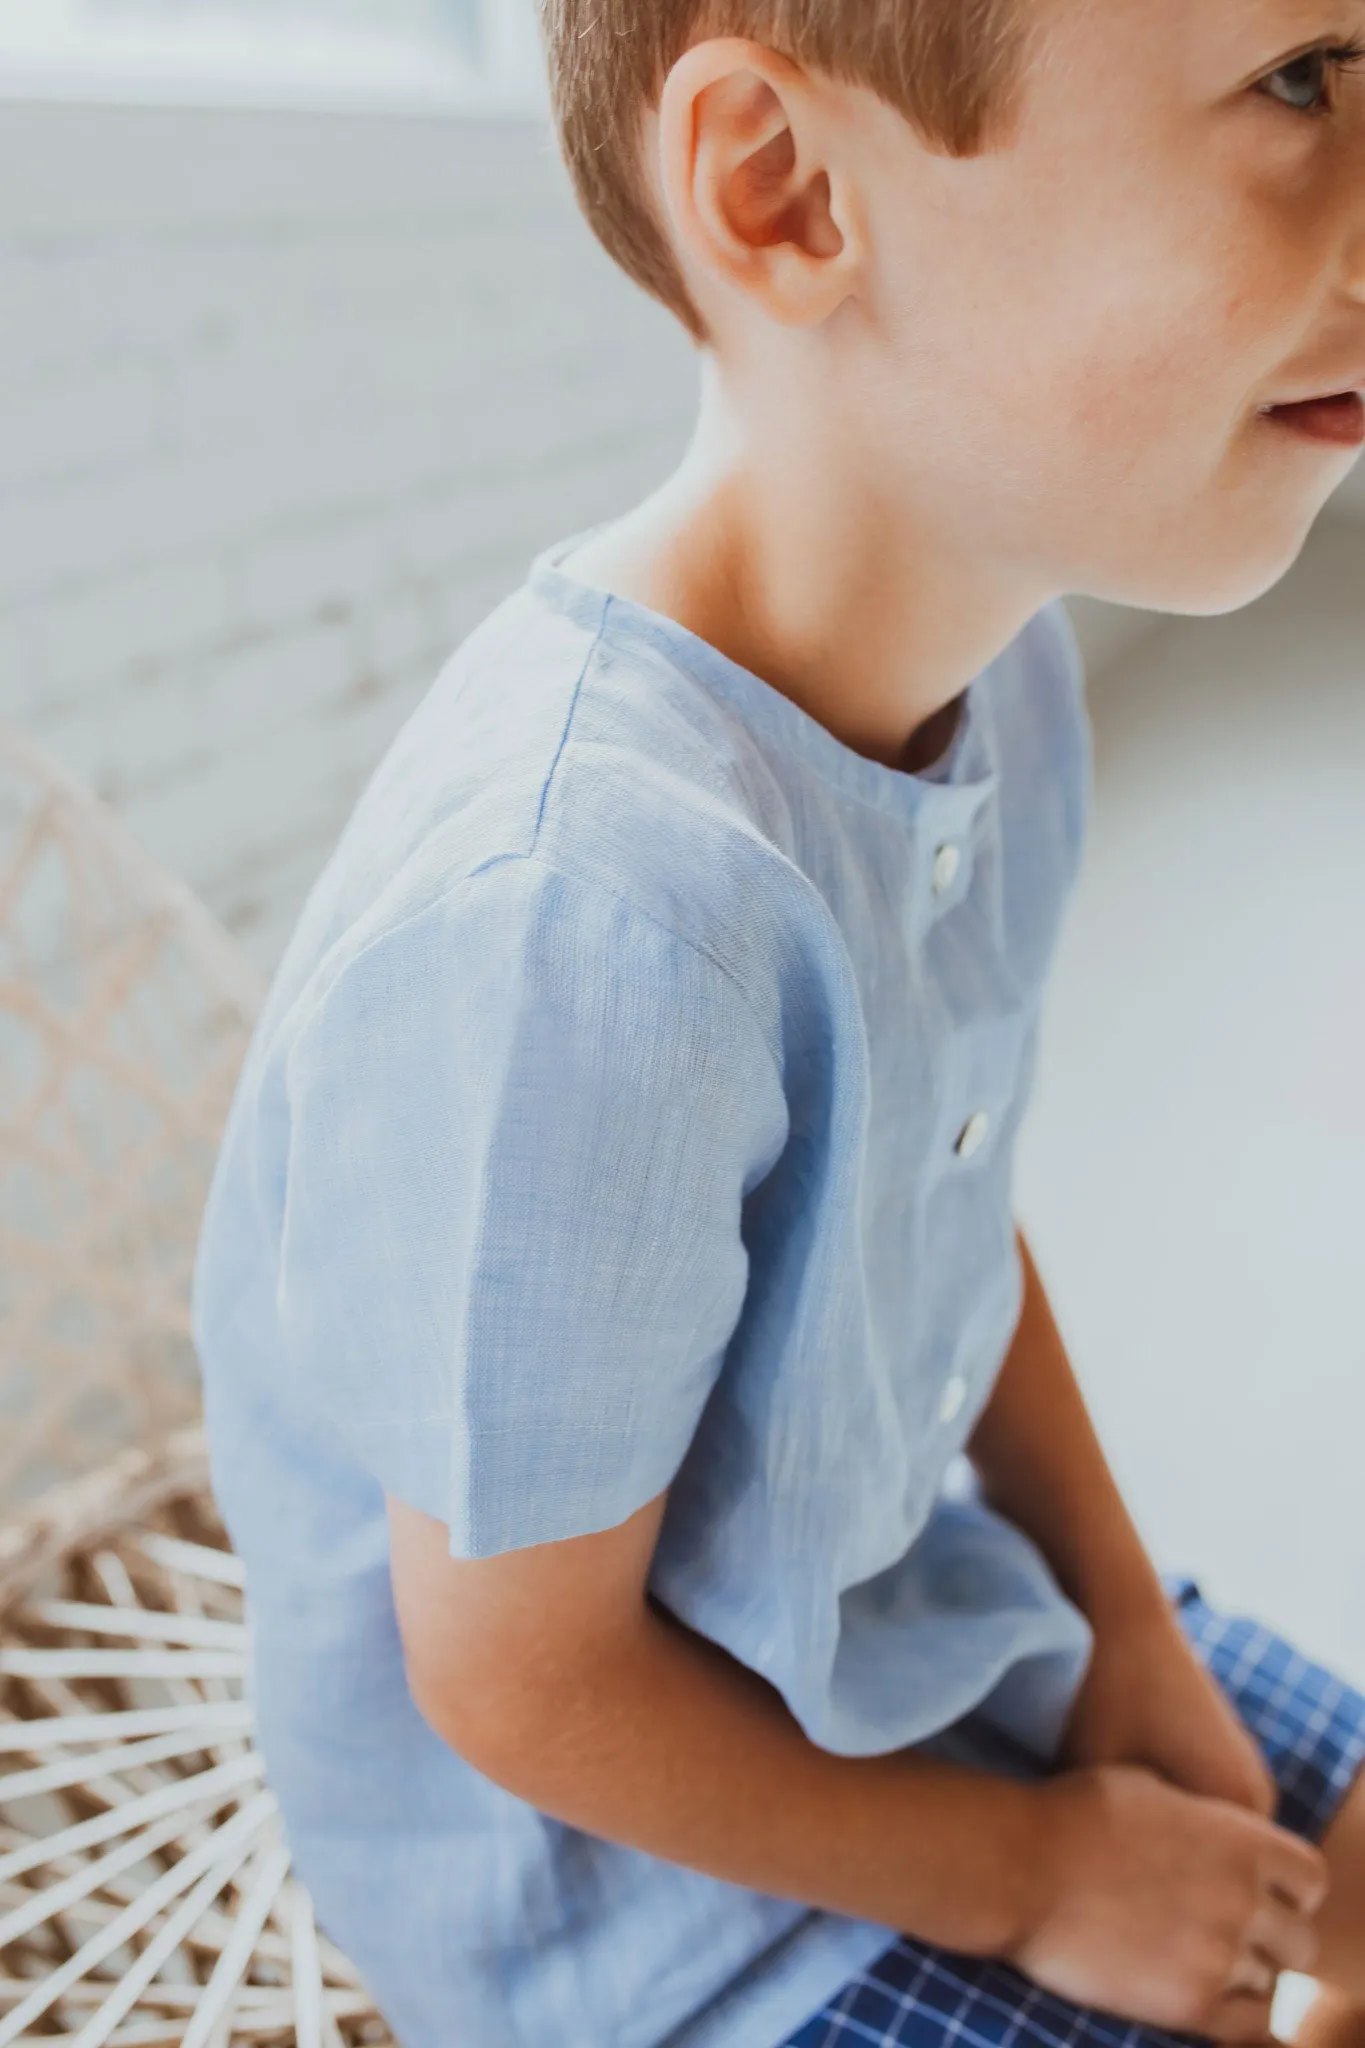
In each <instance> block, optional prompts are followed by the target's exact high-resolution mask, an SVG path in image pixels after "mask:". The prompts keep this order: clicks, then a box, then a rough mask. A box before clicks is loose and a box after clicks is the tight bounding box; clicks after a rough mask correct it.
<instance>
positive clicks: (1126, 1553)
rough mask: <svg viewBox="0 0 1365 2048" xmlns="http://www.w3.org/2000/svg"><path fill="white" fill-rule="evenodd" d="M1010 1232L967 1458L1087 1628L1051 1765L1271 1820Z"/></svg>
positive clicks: (1025, 1254) (1024, 1251)
mask: <svg viewBox="0 0 1365 2048" xmlns="http://www.w3.org/2000/svg"><path fill="white" fill-rule="evenodd" d="M1016 1235H1018V1242H1019V1251H1020V1256H1021V1258H1022V1260H1023V1267H1024V1300H1023V1306H1022V1308H1021V1311H1020V1316H1019V1322H1018V1325H1017V1327H1016V1330H1015V1333H1014V1338H1013V1341H1012V1343H1011V1345H1010V1349H1009V1351H1008V1352H1007V1353H1006V1355H1005V1362H1004V1364H1003V1366H1002V1367H1001V1369H1000V1374H999V1377H998V1379H997V1381H996V1384H995V1387H994V1389H993V1390H992V1393H991V1397H990V1400H989V1401H988V1403H987V1405H986V1407H985V1408H984V1409H983V1411H982V1413H981V1415H980V1417H979V1418H978V1421H977V1424H976V1428H975V1430H974V1431H973V1434H972V1436H971V1438H970V1440H969V1442H968V1444H967V1454H968V1456H969V1458H970V1459H971V1461H972V1463H973V1465H974V1466H975V1468H976V1471H977V1473H978V1475H979V1477H980V1479H981V1483H982V1492H983V1494H984V1495H985V1498H986V1500H987V1502H988V1504H989V1505H990V1506H992V1507H993V1508H995V1509H996V1510H997V1512H998V1513H1000V1514H1002V1515H1004V1516H1005V1517H1006V1518H1007V1520H1009V1521H1012V1522H1013V1523H1015V1525H1016V1526H1017V1527H1018V1528H1020V1529H1022V1530H1023V1531H1024V1532H1025V1534H1026V1535H1028V1536H1031V1537H1032V1538H1033V1540H1034V1542H1035V1543H1036V1544H1037V1545H1038V1548H1039V1549H1040V1550H1041V1551H1042V1553H1043V1555H1044V1556H1045V1557H1046V1558H1047V1560H1048V1562H1049V1564H1050V1565H1051V1566H1052V1569H1053V1573H1054V1575H1055V1577H1056V1578H1057V1581H1058V1583H1059V1584H1060V1586H1061V1587H1062V1590H1063V1591H1064V1592H1065V1593H1066V1594H1067V1595H1068V1596H1069V1597H1070V1598H1071V1599H1072V1600H1073V1601H1074V1602H1075V1604H1076V1605H1077V1606H1078V1607H1079V1608H1080V1609H1081V1611H1082V1613H1083V1614H1084V1615H1085V1616H1086V1618H1087V1619H1088V1620H1089V1622H1090V1623H1091V1626H1092V1628H1093V1631H1094V1639H1095V1640H1094V1651H1093V1655H1092V1657H1091V1661H1090V1666H1089V1669H1088V1671H1087V1673H1086V1676H1085V1679H1084V1681H1083V1683H1082V1686H1081V1688H1080V1691H1079V1694H1078V1696H1077V1699H1076V1701H1075V1704H1074V1706H1073V1710H1072V1714H1071V1717H1070V1721H1069V1725H1068V1727H1067V1730H1066V1733H1065V1737H1064V1741H1063V1745H1062V1750H1061V1760H1062V1761H1063V1762H1064V1763H1070V1764H1094V1763H1119V1762H1131V1763H1141V1764H1145V1765H1147V1766H1148V1767H1149V1768H1150V1769H1152V1770H1155V1771H1157V1772H1159V1773H1160V1774H1161V1775H1162V1776H1163V1777H1165V1778H1167V1779H1169V1780H1170V1781H1171V1782H1172V1783H1174V1784H1177V1785H1183V1786H1184V1787H1185V1788H1186V1789H1187V1790H1189V1791H1191V1792H1197V1793H1203V1794H1205V1795H1207V1796H1209V1797H1213V1798H1220V1799H1228V1800H1231V1801H1233V1802H1234V1803H1236V1804H1238V1805H1243V1806H1249V1807H1251V1808H1252V1809H1253V1811H1255V1812H1257V1813H1261V1814H1265V1815H1267V1816H1268V1815H1270V1814H1272V1813H1273V1812H1274V1810H1275V1805H1276V1799H1277V1790H1276V1786H1275V1781H1274V1779H1273V1777H1272V1775H1271V1772H1270V1769H1269V1767H1268V1765H1267V1763H1266V1761H1265V1758H1264V1757H1263V1755H1262V1754H1261V1751H1260V1749H1259V1747H1258V1746H1257V1744H1256V1743H1255V1742H1254V1741H1253V1740H1252V1737H1251V1736H1250V1734H1249V1733H1248V1731H1247V1729H1246V1728H1245V1727H1244V1726H1243V1724H1242V1722H1241V1720H1240V1719H1239V1718H1238V1716H1237V1714H1236V1713H1235V1712H1234V1710H1233V1708H1232V1706H1231V1704H1230V1702H1229V1701H1228V1699H1227V1696H1226V1695H1225V1694H1224V1693H1223V1692H1222V1690H1221V1689H1220V1687H1219V1686H1218V1685H1217V1684H1216V1683H1215V1681H1214V1680H1213V1678H1212V1677H1211V1676H1210V1674H1209V1671H1208V1669H1207V1667H1206V1666H1205V1665H1204V1664H1203V1663H1202V1661H1201V1660H1200V1658H1199V1657H1198V1656H1197V1655H1196V1653H1195V1651H1194V1649H1193V1647H1192V1645H1191V1644H1190V1642H1189V1639H1188V1638H1187V1636H1186V1635H1185V1632H1184V1630H1183V1629H1182V1628H1181V1626H1180V1624H1179V1622H1178V1621H1177V1620H1176V1617H1175V1614H1174V1611H1173V1609H1172V1608H1171V1605H1170V1603H1169V1601H1168V1600H1167V1599H1166V1595H1165V1592H1164V1590H1163V1588H1162V1584H1161V1580H1160V1578H1159V1576H1158V1574H1157V1572H1156V1570H1155V1568H1154V1566H1153V1565H1152V1563H1151V1561H1150V1560H1149V1558H1148V1557H1147V1554H1146V1552H1145V1550H1144V1549H1143V1546H1142V1543H1141V1540H1140V1538H1139V1536H1138V1533H1137V1530H1136V1528H1135V1527H1134V1525H1133V1522H1132V1520H1131V1518H1130V1516H1129V1514H1128V1511H1127V1509H1126V1508H1125V1506H1124V1504H1123V1501H1122V1498H1121V1497H1120V1494H1119V1490H1118V1487H1117V1486H1116V1484H1115V1482H1114V1477H1113V1474H1112V1473H1111V1472H1110V1470H1109V1467H1108V1464H1107V1463H1106V1461H1105V1457H1104V1453H1103V1451H1102V1450H1101V1448H1100V1444H1099V1440H1098V1438H1097V1437H1096V1435H1095V1431H1094V1429H1093V1428H1092V1426H1091V1423H1090V1418H1089V1416H1088V1414H1087V1412H1086V1408H1085V1403H1084V1401H1083V1400H1082V1398H1081V1392H1080V1388H1079V1387H1078V1386H1077V1384H1076V1378H1075V1374H1074V1373H1073V1372H1072V1369H1071V1365H1070V1362H1069V1360H1068V1358H1067V1355H1066V1349H1065V1346H1064V1345H1063V1343H1062V1339H1061V1335H1060V1333H1059V1331H1058V1329H1057V1325H1056V1322H1055V1321H1054V1319H1053V1315H1052V1310H1051V1308H1050V1307H1049V1306H1048V1300H1047V1295H1046V1294H1045V1292H1044V1290H1043V1284H1042V1281H1041V1280H1040V1278H1039V1276H1038V1270H1037V1267H1036V1266H1035V1265H1034V1263H1033V1259H1032V1256H1031V1254H1030V1252H1029V1249H1028V1246H1027V1245H1026V1244H1025V1242H1024V1239H1023V1236H1022V1235H1021V1234H1019V1233H1016Z"/></svg>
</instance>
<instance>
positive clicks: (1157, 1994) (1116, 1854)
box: [1005, 1764, 1327, 2043]
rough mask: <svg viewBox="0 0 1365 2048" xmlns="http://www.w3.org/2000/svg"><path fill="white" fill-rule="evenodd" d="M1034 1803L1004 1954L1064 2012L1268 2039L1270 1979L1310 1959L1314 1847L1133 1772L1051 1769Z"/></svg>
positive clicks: (1127, 1768)
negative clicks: (1019, 1911)
mask: <svg viewBox="0 0 1365 2048" xmlns="http://www.w3.org/2000/svg"><path fill="white" fill-rule="evenodd" d="M1038 1795H1039V1796H1038V1814H1039V1828H1038V1837H1037V1840H1036V1842H1035V1844H1034V1846H1033V1850H1032V1854H1031V1857H1030V1868H1031V1869H1032V1870H1033V1871H1035V1872H1036V1875H1037V1879H1038V1883H1039V1887H1040V1890H1039V1895H1038V1903H1037V1904H1036V1905H1035V1907H1034V1909H1033V1910H1032V1912H1031V1914H1030V1916H1029V1924H1028V1925H1026V1926H1025V1928H1024V1929H1023V1932H1022V1934H1021V1935H1020V1937H1019V1938H1018V1939H1017V1940H1016V1941H1015V1942H1014V1943H1013V1944H1012V1945H1011V1947H1010V1948H1009V1949H1008V1950H1007V1951H1006V1952H1005V1953H1006V1959H1007V1960H1008V1961H1010V1962H1012V1963H1014V1964H1015V1966H1016V1967H1017V1968H1018V1969H1021V1970H1024V1971H1025V1972H1027V1974H1028V1975H1029V1976H1031V1977H1032V1978H1033V1979H1034V1981H1035V1982H1036V1983H1038V1984H1041V1985H1042V1986H1043V1987H1044V1989H1046V1990H1049V1991H1053V1992H1056V1993H1057V1994H1058V1996H1060V1997H1063V1998H1067V1999H1070V2000H1071V2001H1072V2002H1073V2003H1075V2004H1079V2005H1094V2006H1100V2007H1102V2008H1103V2009H1105V2010H1106V2011H1109V2012H1113V2013H1116V2014H1118V2015H1119V2016H1121V2017H1122V2018H1125V2019H1130V2020H1136V2021H1138V2022H1139V2023H1140V2024H1143V2025H1147V2026H1154V2027H1161V2028H1164V2029H1167V2030H1169V2031H1175V2032H1179V2033H1198V2034H1207V2035H1211V2036H1212V2037H1213V2038H1214V2039H1215V2040H1221V2041H1245V2042H1258V2043H1260V2042H1264V2041H1265V2040H1266V2039H1267V2038H1268V2037H1269V2035H1270V2024H1271V2011H1272V2007H1273V2004H1274V1993H1275V1985H1276V1980H1277V1977H1278V1973H1279V1972H1280V1971H1281V1970H1301V1971H1304V1972H1306V1973H1309V1974H1311V1971H1312V1968H1313V1964H1314V1962H1315V1961H1316V1959H1317V1950H1318V1938H1317V1933H1316V1931H1315V1929H1314V1927H1313V1925H1312V1918H1313V1915H1314V1914H1315V1913H1316V1912H1317V1910H1318V1908H1319V1906H1320V1905H1321V1903H1322V1900H1323V1898H1324V1897H1325V1895H1326V1890H1327V1874H1326V1871H1327V1866H1326V1859H1325V1857H1324V1856H1323V1855H1322V1852H1321V1850H1319V1849H1315V1848H1313V1847H1312V1846H1310V1844H1309V1843H1307V1842H1304V1841H1301V1840H1300V1839H1299V1837H1298V1836H1297V1835H1293V1834H1290V1833H1289V1832H1288V1830H1287V1829H1284V1828H1278V1827H1276V1826H1275V1825H1274V1824H1273V1823H1272V1822H1270V1821H1268V1820H1265V1819H1263V1818H1262V1817H1261V1816H1260V1815H1259V1814H1255V1813H1249V1812H1247V1811H1246V1809H1245V1807H1240V1806H1234V1805H1232V1804H1230V1803H1229V1802H1228V1801H1227V1800H1225V1799H1218V1798H1215V1799H1207V1798H1202V1797H1200V1796H1199V1795H1197V1794H1195V1793H1190V1792H1185V1791H1181V1790H1179V1789H1178V1788H1177V1787H1176V1786H1174V1785H1169V1784H1164V1783H1163V1782H1162V1780H1161V1779H1160V1778H1158V1777H1156V1776H1154V1775H1153V1773H1152V1772H1151V1771H1149V1770H1145V1769H1142V1768H1139V1767H1136V1766H1134V1765H1131V1764H1102V1765H1098V1766H1086V1767H1084V1768H1080V1769H1076V1770H1069V1771H1060V1772H1058V1773H1057V1774H1056V1775H1055V1776H1054V1777H1052V1778H1050V1779H1046V1780H1044V1781H1043V1783H1042V1784H1041V1785H1040V1786H1039V1788H1038Z"/></svg>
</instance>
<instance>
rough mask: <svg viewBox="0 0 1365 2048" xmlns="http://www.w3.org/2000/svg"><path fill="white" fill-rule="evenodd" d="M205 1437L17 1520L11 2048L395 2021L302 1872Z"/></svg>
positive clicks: (367, 2037) (236, 2039) (361, 2028)
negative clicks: (319, 1911) (335, 1936)
mask: <svg viewBox="0 0 1365 2048" xmlns="http://www.w3.org/2000/svg"><path fill="white" fill-rule="evenodd" d="M245 1658H246V1640H245V1629H244V1625H243V1618H242V1586H241V1570H240V1566H239V1564H238V1560H237V1559H236V1558H235V1557H234V1556H233V1555H232V1553H231V1551H230V1550H229V1548H228V1546H227V1542H226V1538H225V1536H224V1533H223V1530H222V1527H221V1524H220V1522H219V1520H218V1517H217V1515H216V1514H215V1512H214V1509H213V1505H212V1500H211V1496H210V1494H209V1491H208V1480H207V1462H206V1457H205V1451H204V1444H203V1439H202V1435H201V1433H200V1432H199V1431H198V1430H197V1429H190V1430H187V1431H182V1432H178V1433H176V1434H174V1435H173V1436H171V1437H170V1438H169V1440H168V1441H167V1442H166V1443H165V1444H164V1445H163V1446H162V1447H161V1448H160V1449H159V1450H158V1451H157V1452H155V1453H153V1454H148V1453H146V1452H141V1451H136V1450H133V1451H128V1452H125V1453H122V1454H121V1455H120V1456H119V1457H118V1458H116V1459H115V1460H113V1461H112V1462H111V1463H110V1464H108V1465H107V1466H105V1467H104V1468H102V1469H101V1470H99V1471H97V1472H95V1473H91V1474H87V1475H86V1476H85V1477H84V1478H83V1479H81V1480H80V1481H78V1482H76V1483H75V1484H74V1485H69V1486H67V1487H64V1488H58V1489H56V1490H54V1491H53V1492H51V1493H49V1494H47V1495H46V1496H44V1498H43V1500H42V1501H41V1502H39V1503H35V1504H34V1505H33V1506H32V1507H31V1508H30V1509H29V1510H27V1511H26V1512H22V1513H20V1514H18V1515H17V1516H14V1517H12V1518H11V1520H10V1521H9V1522H8V1523H7V1524H6V1526H5V1527H4V1529H3V1531H0V2048H7V2044H9V2043H10V2042H14V2041H28V2040H39V2039H53V2038H56V2039H61V2040H65V2041H68V2042H72V2043H78V2044H79V2048H103V2044H106V2043H107V2044H109V2048H163V2044H164V2048H172V2044H183V2048H230V2044H231V2048H237V2044H242V2048H245V2044H247V2043H253V2044H256V2048H271V2044H289V2048H295V2044H297V2048H342V2044H343V2043H344V2044H346V2048H356V2044H360V2043H377V2044H386V2048H393V2042H392V2036H391V2034H390V2033H389V2031H388V2029H387V2027H386V2026H385V2024H384V2022H383V2020H382V2019H381V2018H380V2017H379V2015H378V2013H377V2012H376V2010H375V2007H374V2005H373V2002H372V2001H371V1999H370V1998H369V1996H368V1994H367V1993H366V1991H365V1989H364V1986H363V1984H362V1983H361V1981H360V1979H359V1977H358V1976H357V1973H356V1971H355V1969H354V1968H353V1966H352V1965H351V1964H350V1963H349V1962H348V1961H347V1959H346V1958H345V1956H343V1955H342V1954H341V1952H340V1951H339V1950H338V1949H336V1948H335V1947H334V1946H333V1945H332V1944H331V1943H330V1942H329V1941H328V1940H327V1939H326V1936H325V1934H323V1933H322V1932H320V1930H319V1929H318V1927H317V1926H316V1924H315V1922H314V1919H313V1912H312V1907H311V1904H310V1901H309V1898H308V1895H307V1893H306V1892H305V1891H304V1889H303V1887H302V1886H301V1885H299V1884H298V1883H297V1882H296V1881H295V1880H294V1879H293V1878H292V1877H291V1876H290V1872H289V1853H288V1849H287V1847H286V1845H285V1843H284V1840H283V1837H282V1834H281V1830H280V1824H279V1818H278V1814H277V1812H276V1808H275V1801H274V1798H273V1796H272V1795H271V1793H270V1791H269V1788H268V1787H267V1786H266V1785H265V1784H264V1782H263V1777H262V1767H261V1758H260V1755H259V1753H258V1752H257V1751H256V1750H255V1749H254V1748H253V1747H252V1742H251V1715H250V1708H249V1705H248V1703H247V1701H246V1699H245V1698H244V1691H243V1680H244V1673H245Z"/></svg>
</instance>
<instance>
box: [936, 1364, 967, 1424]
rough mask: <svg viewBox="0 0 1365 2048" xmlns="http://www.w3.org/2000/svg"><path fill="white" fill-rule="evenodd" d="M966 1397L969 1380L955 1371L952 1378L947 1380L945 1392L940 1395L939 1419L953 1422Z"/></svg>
mask: <svg viewBox="0 0 1365 2048" xmlns="http://www.w3.org/2000/svg"><path fill="white" fill-rule="evenodd" d="M966 1398H967V1382H966V1380H964V1379H963V1377H962V1375H961V1373H960V1372H955V1373H954V1374H953V1376H952V1378H951V1379H950V1380H948V1381H946V1382H945V1384H944V1388H943V1392H942V1394H941V1395H940V1396H939V1403H938V1418H939V1421H940V1422H951V1421H952V1419H953V1417H954V1416H955V1415H956V1414H957V1412H958V1409H959V1408H960V1407H961V1406H962V1403H963V1402H964V1401H965V1400H966Z"/></svg>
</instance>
